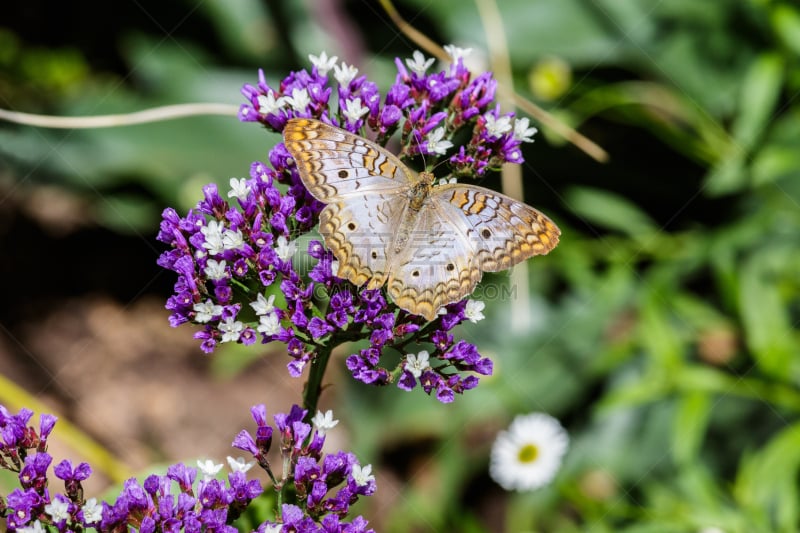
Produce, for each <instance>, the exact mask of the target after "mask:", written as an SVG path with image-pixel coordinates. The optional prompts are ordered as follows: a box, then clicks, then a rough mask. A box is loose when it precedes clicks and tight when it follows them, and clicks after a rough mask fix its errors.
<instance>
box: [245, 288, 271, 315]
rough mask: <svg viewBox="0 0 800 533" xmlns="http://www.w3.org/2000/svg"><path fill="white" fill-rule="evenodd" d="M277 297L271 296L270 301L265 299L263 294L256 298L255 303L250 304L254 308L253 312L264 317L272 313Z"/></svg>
mask: <svg viewBox="0 0 800 533" xmlns="http://www.w3.org/2000/svg"><path fill="white" fill-rule="evenodd" d="M274 302H275V295H274V294H273V295H271V296H270V297H269V300H268V299H266V298H265V297H264V295H263V294H261V293H259V294H258V297H257V298H256V301H255V302H250V307H252V308H253V311H255V312H256V315H258V316H262V315H266V314H268V313H271V312H272V311H273V310H274V309H275V305H274V304H273V303H274Z"/></svg>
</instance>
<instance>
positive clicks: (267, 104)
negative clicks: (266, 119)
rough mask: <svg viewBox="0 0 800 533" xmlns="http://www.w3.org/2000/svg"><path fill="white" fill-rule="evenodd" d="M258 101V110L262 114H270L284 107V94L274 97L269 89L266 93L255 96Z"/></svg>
mask: <svg viewBox="0 0 800 533" xmlns="http://www.w3.org/2000/svg"><path fill="white" fill-rule="evenodd" d="M256 100H257V101H258V112H259V113H261V114H262V115H272V114H274V113H277V112H278V111H280V110H281V109H283V108H284V107H286V100H287V98H286V97H285V96H279V97H277V98H275V93H274V92H273V91H269V92H268V93H267V94H265V95H264V94H259V95H258V97H257V98H256Z"/></svg>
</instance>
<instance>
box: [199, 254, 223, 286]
mask: <svg viewBox="0 0 800 533" xmlns="http://www.w3.org/2000/svg"><path fill="white" fill-rule="evenodd" d="M225 266H226V263H225V260H222V261H217V260H216V259H209V260H208V261H206V267H205V268H204V269H203V272H205V273H206V276H208V279H210V280H211V281H219V280H221V279H225V278H227V277H228V272H227V271H226V270H225Z"/></svg>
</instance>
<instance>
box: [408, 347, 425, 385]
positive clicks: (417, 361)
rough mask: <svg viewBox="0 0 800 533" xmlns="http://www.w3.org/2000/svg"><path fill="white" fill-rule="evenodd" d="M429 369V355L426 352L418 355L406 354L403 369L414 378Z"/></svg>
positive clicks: (423, 351)
mask: <svg viewBox="0 0 800 533" xmlns="http://www.w3.org/2000/svg"><path fill="white" fill-rule="evenodd" d="M430 367H431V363H430V354H429V353H428V352H427V350H422V351H421V352H419V353H418V354H416V355H415V354H413V353H410V354H406V366H405V369H406V370H408V371H409V372H411V375H412V376H414V377H415V378H419V377H420V376H421V375H422V373H423V372H425V371H426V370H428V369H429V368H430Z"/></svg>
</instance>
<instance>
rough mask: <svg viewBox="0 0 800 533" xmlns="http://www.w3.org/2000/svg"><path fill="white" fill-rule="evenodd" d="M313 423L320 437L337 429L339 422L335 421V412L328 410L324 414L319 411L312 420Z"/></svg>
mask: <svg viewBox="0 0 800 533" xmlns="http://www.w3.org/2000/svg"><path fill="white" fill-rule="evenodd" d="M311 423H312V424H314V427H315V428H316V429H317V432H318V433H319V434H320V435H325V432H326V431H328V430H329V429H333V428H334V427H336V424H338V423H339V421H338V420H334V419H333V411H331V410H330V409H328V410H327V411H325V413H324V414H323V413H322V411H317V414H316V415H314V418H312V419H311Z"/></svg>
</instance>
